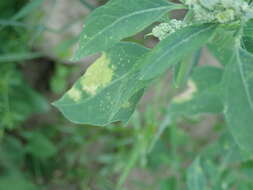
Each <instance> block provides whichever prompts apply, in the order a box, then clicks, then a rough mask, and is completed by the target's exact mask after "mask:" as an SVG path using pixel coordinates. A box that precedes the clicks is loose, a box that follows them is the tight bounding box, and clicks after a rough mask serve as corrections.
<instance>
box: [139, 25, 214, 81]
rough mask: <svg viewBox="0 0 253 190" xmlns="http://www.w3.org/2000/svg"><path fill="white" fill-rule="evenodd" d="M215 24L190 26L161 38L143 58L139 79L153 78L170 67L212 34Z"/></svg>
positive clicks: (203, 42)
mask: <svg viewBox="0 0 253 190" xmlns="http://www.w3.org/2000/svg"><path fill="white" fill-rule="evenodd" d="M215 28H216V26H215V25H209V24H205V25H200V26H190V27H186V28H183V29H182V30H180V31H177V32H175V33H173V34H171V35H170V36H168V37H167V38H166V39H164V40H162V41H161V42H160V43H159V44H158V45H157V46H156V47H155V48H154V50H153V51H152V52H150V53H149V55H148V56H146V57H145V58H144V59H143V63H145V66H144V67H143V69H142V74H141V79H142V80H149V79H152V78H155V77H157V76H159V75H160V74H162V73H163V72H165V71H166V69H168V68H170V67H171V66H172V65H173V64H176V63H178V61H179V60H180V59H181V58H182V57H183V56H185V55H187V54H189V53H191V52H193V51H195V50H197V49H199V48H200V47H201V46H203V45H204V44H205V43H207V41H208V40H209V39H210V37H212V35H213V34H214V31H215Z"/></svg>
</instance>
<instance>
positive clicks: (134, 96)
mask: <svg viewBox="0 0 253 190" xmlns="http://www.w3.org/2000/svg"><path fill="white" fill-rule="evenodd" d="M147 51H148V50H147V49H146V48H144V47H142V46H139V45H136V44H133V43H128V42H122V43H119V44H117V45H115V46H114V47H112V48H111V49H109V50H107V51H106V52H104V53H103V54H102V56H101V57H100V58H99V59H98V60H97V61H96V62H95V63H94V64H93V65H92V66H91V67H89V68H88V70H87V71H86V74H85V75H84V76H83V77H81V78H80V79H79V80H78V81H77V82H76V84H75V85H74V86H73V87H72V88H71V89H70V90H69V91H68V92H67V93H66V94H65V95H64V96H63V97H62V98H61V99H60V100H59V101H57V102H55V103H54V105H55V106H56V107H57V108H59V109H60V111H61V112H62V113H63V114H64V115H65V116H66V117H67V118H68V119H69V120H71V121H72V122H75V123H83V124H91V125H99V126H104V125H107V124H109V123H112V122H115V121H123V122H126V121H128V119H129V117H130V116H131V114H132V112H133V111H134V109H135V106H136V103H137V102H138V101H139V99H140V97H141V96H142V93H143V88H144V87H145V83H144V82H141V81H139V80H138V77H139V73H138V70H136V69H135V67H136V65H137V60H138V59H139V58H140V56H142V55H143V54H144V53H146V52H147Z"/></svg>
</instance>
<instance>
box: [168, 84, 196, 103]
mask: <svg viewBox="0 0 253 190" xmlns="http://www.w3.org/2000/svg"><path fill="white" fill-rule="evenodd" d="M196 91H197V86H196V84H195V83H194V82H193V81H192V80H189V81H188V83H187V89H186V90H185V91H184V92H183V93H181V94H179V95H178V96H176V97H175V98H174V99H173V102H175V103H183V102H186V101H189V100H191V99H192V98H193V94H194V93H195V92H196Z"/></svg>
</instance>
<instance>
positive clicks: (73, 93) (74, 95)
mask: <svg viewBox="0 0 253 190" xmlns="http://www.w3.org/2000/svg"><path fill="white" fill-rule="evenodd" d="M67 94H68V95H69V97H70V98H71V99H72V100H74V101H75V102H78V101H79V100H80V99H81V96H82V93H81V91H80V90H78V89H76V88H74V87H73V88H71V89H70V90H69V91H68V93H67Z"/></svg>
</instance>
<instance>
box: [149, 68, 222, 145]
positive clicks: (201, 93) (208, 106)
mask: <svg viewBox="0 0 253 190" xmlns="http://www.w3.org/2000/svg"><path fill="white" fill-rule="evenodd" d="M222 75H223V71H222V69H220V68H216V67H211V66H201V67H196V68H195V70H194V72H193V74H192V77H191V79H190V80H189V81H188V86H187V89H186V90H185V91H184V92H182V93H181V94H179V95H178V96H176V97H175V98H174V99H173V100H172V101H171V103H170V105H169V106H168V109H167V111H166V115H165V118H164V120H163V121H162V122H161V125H160V126H159V128H158V130H157V132H156V133H155V135H154V138H153V141H152V142H151V146H150V147H151V148H150V149H152V148H153V146H154V145H155V143H156V142H157V141H158V139H159V137H160V136H161V134H162V133H163V132H164V130H165V129H166V127H168V126H169V125H171V124H172V123H173V122H175V121H176V120H177V119H178V118H180V117H182V116H186V117H195V116H198V115H201V114H214V113H221V112H222V111H223V104H222V98H221V95H220V83H221V81H222Z"/></svg>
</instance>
